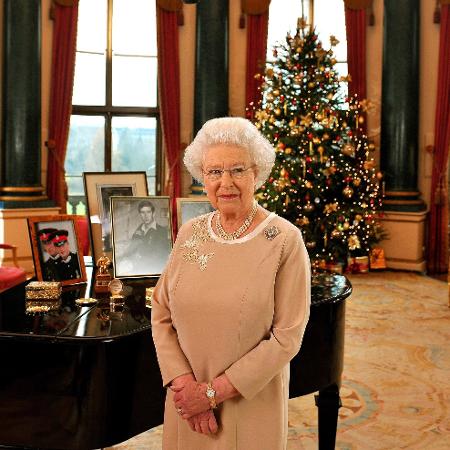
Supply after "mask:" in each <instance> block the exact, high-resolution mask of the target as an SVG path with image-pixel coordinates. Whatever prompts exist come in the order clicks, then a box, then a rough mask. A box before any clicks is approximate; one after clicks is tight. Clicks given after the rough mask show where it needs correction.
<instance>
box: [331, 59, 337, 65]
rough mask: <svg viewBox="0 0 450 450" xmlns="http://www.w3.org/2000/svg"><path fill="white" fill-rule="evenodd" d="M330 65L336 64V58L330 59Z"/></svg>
mask: <svg viewBox="0 0 450 450" xmlns="http://www.w3.org/2000/svg"><path fill="white" fill-rule="evenodd" d="M330 63H331V64H332V65H333V66H334V65H335V64H336V63H337V60H336V58H331V59H330Z"/></svg>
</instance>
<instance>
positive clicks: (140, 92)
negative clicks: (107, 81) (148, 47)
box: [113, 56, 157, 106]
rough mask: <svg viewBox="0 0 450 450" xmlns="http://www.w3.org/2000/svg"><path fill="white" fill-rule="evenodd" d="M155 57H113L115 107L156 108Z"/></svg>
mask: <svg viewBox="0 0 450 450" xmlns="http://www.w3.org/2000/svg"><path fill="white" fill-rule="evenodd" d="M156 64H157V60H156V58H155V57H134V56H129V57H128V56H113V105H114V106H156V104H157V103H156V102H157V100H156V92H157V90H156V76H157V74H156V71H157V65H156Z"/></svg>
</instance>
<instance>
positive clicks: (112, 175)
mask: <svg viewBox="0 0 450 450" xmlns="http://www.w3.org/2000/svg"><path fill="white" fill-rule="evenodd" d="M83 182H84V192H85V194H86V202H87V214H88V217H89V234H90V237H91V251H92V257H93V261H94V264H95V261H97V260H98V258H100V257H101V256H102V255H103V254H105V255H106V256H107V257H108V258H110V259H111V258H112V242H111V213H110V200H109V199H110V198H111V197H112V196H146V195H148V188H147V176H146V173H145V172H84V173H83Z"/></svg>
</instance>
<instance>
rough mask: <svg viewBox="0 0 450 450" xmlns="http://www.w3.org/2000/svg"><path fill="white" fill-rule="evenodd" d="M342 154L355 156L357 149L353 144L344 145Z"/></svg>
mask: <svg viewBox="0 0 450 450" xmlns="http://www.w3.org/2000/svg"><path fill="white" fill-rule="evenodd" d="M341 152H342V153H343V154H344V155H346V156H355V147H354V146H353V145H352V144H349V143H347V144H344V146H343V147H342V148H341Z"/></svg>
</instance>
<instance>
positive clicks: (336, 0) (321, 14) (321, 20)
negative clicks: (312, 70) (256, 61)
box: [267, 0, 348, 97]
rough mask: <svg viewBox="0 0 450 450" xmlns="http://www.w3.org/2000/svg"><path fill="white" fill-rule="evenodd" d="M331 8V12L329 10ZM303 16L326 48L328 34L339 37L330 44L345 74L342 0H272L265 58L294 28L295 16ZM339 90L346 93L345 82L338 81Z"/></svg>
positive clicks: (338, 67) (270, 54) (345, 53)
mask: <svg viewBox="0 0 450 450" xmlns="http://www.w3.org/2000/svg"><path fill="white" fill-rule="evenodd" d="M330 11H332V14H330ZM298 17H305V19H306V21H307V22H308V23H310V24H311V23H312V24H313V26H314V28H315V30H316V33H317V34H318V36H319V39H320V40H321V41H322V42H323V46H324V47H325V48H330V36H331V35H333V36H335V37H336V38H337V39H338V40H339V44H338V45H336V46H335V47H334V48H333V51H334V57H335V58H336V60H337V63H336V65H335V68H336V71H337V72H338V73H339V75H341V76H346V75H347V74H348V69H347V36H346V30H345V8H344V2H343V1H342V0H272V1H271V3H270V9H269V32H268V37H267V59H268V60H269V61H270V60H272V59H273V54H272V50H273V47H274V45H276V43H277V42H284V39H285V38H286V34H287V33H288V32H290V33H291V34H292V35H294V34H295V32H296V25H297V18H298ZM341 92H342V93H343V94H344V95H343V96H344V97H346V96H347V92H348V88H347V83H346V82H342V83H341Z"/></svg>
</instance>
